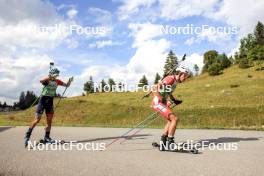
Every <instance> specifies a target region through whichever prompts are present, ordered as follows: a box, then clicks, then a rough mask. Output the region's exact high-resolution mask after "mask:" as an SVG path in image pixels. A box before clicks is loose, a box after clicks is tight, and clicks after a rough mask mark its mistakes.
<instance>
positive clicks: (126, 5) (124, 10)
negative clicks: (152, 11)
mask: <svg viewBox="0 0 264 176" xmlns="http://www.w3.org/2000/svg"><path fill="white" fill-rule="evenodd" d="M155 2H156V0H133V1H122V5H121V6H120V7H119V8H118V16H119V19H120V20H125V19H127V18H129V17H130V15H133V14H136V13H137V12H139V10H140V8H149V7H151V6H152V5H153V4H154V3H155ZM141 10H142V9H141Z"/></svg>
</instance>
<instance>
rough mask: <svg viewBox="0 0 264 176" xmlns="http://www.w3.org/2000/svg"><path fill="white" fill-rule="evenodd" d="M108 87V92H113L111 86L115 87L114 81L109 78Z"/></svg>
mask: <svg viewBox="0 0 264 176" xmlns="http://www.w3.org/2000/svg"><path fill="white" fill-rule="evenodd" d="M108 85H109V86H110V91H112V90H113V86H114V85H116V83H115V81H114V79H112V78H109V79H108Z"/></svg>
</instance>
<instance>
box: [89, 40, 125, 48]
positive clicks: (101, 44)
mask: <svg viewBox="0 0 264 176" xmlns="http://www.w3.org/2000/svg"><path fill="white" fill-rule="evenodd" d="M123 44H124V42H118V41H116V42H113V41H112V40H100V41H95V42H94V43H90V44H89V47H90V48H104V47H106V46H118V45H123Z"/></svg>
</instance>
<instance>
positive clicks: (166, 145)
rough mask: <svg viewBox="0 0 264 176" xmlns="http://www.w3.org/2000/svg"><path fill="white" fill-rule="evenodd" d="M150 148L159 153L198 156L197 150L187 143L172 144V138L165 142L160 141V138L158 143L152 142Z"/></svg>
mask: <svg viewBox="0 0 264 176" xmlns="http://www.w3.org/2000/svg"><path fill="white" fill-rule="evenodd" d="M161 144H162V145H161ZM152 146H153V147H154V148H158V149H159V150H160V151H168V152H181V153H192V154H198V150H197V149H195V148H194V147H193V146H192V145H189V144H188V143H179V144H176V143H174V140H173V138H172V139H168V140H167V141H165V140H162V138H161V141H160V143H157V142H153V143H152Z"/></svg>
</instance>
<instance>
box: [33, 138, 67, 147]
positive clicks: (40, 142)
mask: <svg viewBox="0 0 264 176" xmlns="http://www.w3.org/2000/svg"><path fill="white" fill-rule="evenodd" d="M64 143H65V141H64V140H54V139H51V138H50V137H45V138H44V139H40V140H39V142H38V143H37V145H38V144H57V145H59V144H64Z"/></svg>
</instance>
